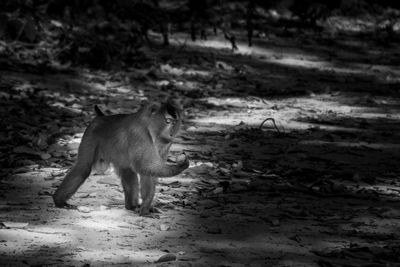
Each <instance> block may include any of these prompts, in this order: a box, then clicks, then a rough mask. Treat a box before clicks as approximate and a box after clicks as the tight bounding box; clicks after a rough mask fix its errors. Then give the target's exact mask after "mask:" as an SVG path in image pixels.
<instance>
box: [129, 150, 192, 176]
mask: <svg viewBox="0 0 400 267" xmlns="http://www.w3.org/2000/svg"><path fill="white" fill-rule="evenodd" d="M142 155H146V156H144V157H142V158H141V160H140V161H139V162H137V163H136V164H133V165H134V166H133V168H134V169H135V170H136V171H137V172H138V173H139V174H141V175H148V176H155V177H171V176H175V175H178V174H179V173H181V172H182V171H184V170H185V169H187V168H188V167H189V159H188V158H187V157H186V158H185V161H183V162H180V163H178V164H167V163H166V162H165V161H164V160H162V159H161V157H160V155H159V154H158V152H157V151H152V153H149V152H148V153H146V154H142Z"/></svg>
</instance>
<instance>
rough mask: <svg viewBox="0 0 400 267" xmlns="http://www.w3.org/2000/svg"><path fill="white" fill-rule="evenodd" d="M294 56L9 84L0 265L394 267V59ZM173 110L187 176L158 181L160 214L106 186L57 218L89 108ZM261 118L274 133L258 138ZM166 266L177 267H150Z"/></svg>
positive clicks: (110, 182)
mask: <svg viewBox="0 0 400 267" xmlns="http://www.w3.org/2000/svg"><path fill="white" fill-rule="evenodd" d="M293 42H294V43H293V46H292V47H289V46H286V47H285V46H283V43H286V44H287V43H288V41H287V40H286V41H285V42H283V40H280V39H278V38H276V39H272V40H269V42H268V43H264V44H263V43H261V41H260V43H259V44H258V46H255V48H254V49H253V50H246V49H245V48H244V47H241V49H240V51H242V53H244V54H241V55H240V54H236V55H232V54H231V53H230V52H229V50H228V49H223V50H215V49H214V48H212V47H216V46H221V47H224V45H227V44H224V43H222V45H221V42H220V40H214V41H210V42H206V43H201V46H200V47H199V46H197V47H191V44H190V43H189V44H188V45H187V46H186V47H184V48H182V47H179V46H178V47H176V48H173V49H172V50H168V51H162V52H157V55H154V56H157V57H158V58H164V59H165V63H162V64H160V65H159V66H158V67H157V68H153V69H149V70H145V71H143V70H142V71H139V70H135V69H129V70H127V71H126V72H125V73H122V74H119V73H113V72H109V73H108V72H89V71H83V72H80V73H79V74H76V73H75V74H69V75H66V74H57V75H56V74H55V75H46V76H39V75H33V74H32V75H28V74H26V73H17V72H1V73H0V85H1V87H2V88H5V90H4V91H3V93H2V95H1V103H0V104H1V108H0V109H1V111H2V114H7V115H6V116H5V117H4V120H3V122H2V124H3V125H1V126H3V127H2V128H3V129H7V130H8V133H7V134H6V135H5V137H4V138H3V139H2V151H3V152H4V153H7V154H8V156H7V160H8V161H7V163H8V166H12V164H11V163H15V164H14V166H19V167H9V168H3V170H2V172H3V173H4V174H5V173H6V172H7V173H10V171H11V172H12V175H9V176H7V177H5V178H4V179H2V180H1V183H0V185H1V187H0V210H1V213H0V222H3V226H2V227H1V228H0V262H1V265H5V266H7V265H12V266H14V265H15V266H23V265H27V266H44V265H45V266H47V265H50V266H61V265H71V266H125V265H127V266H142V265H144V266H146V265H160V266H323V267H325V266H367V265H368V264H373V265H371V266H398V263H399V262H400V256H399V255H400V242H399V234H398V233H399V229H400V210H399V208H400V202H399V201H400V180H399V175H400V171H399V162H400V149H399V148H400V141H399V140H400V138H399V137H400V112H399V111H400V105H399V95H398V86H399V81H400V73H399V70H398V68H396V67H392V66H391V63H394V62H396V60H398V54H396V51H395V50H393V51H392V50H390V49H389V50H386V51H385V52H384V53H385V55H389V56H390V57H391V59H392V62H388V60H387V58H386V57H384V58H381V62H380V61H377V60H378V58H379V57H376V58H373V56H372V55H376V53H375V52H376V51H377V50H378V49H370V50H367V49H364V50H363V51H361V50H358V51H356V50H352V51H353V52H348V50H346V49H342V48H341V47H343V46H337V47H335V46H331V49H329V50H328V49H327V48H326V47H324V46H323V45H322V44H319V43H312V44H309V42H308V43H306V42H303V41H302V40H300V41H299V40H297V41H296V40H293ZM338 42H339V41H338ZM352 44H353V43H352ZM196 45H197V44H196ZM210 47H211V48H210ZM261 47H262V48H261ZM150 52H152V53H153V52H154V51H150ZM345 52H346V53H345ZM154 53H155V52H154ZM369 53H370V54H369ZM374 60H375V61H374ZM170 95H173V96H175V97H176V98H177V99H178V100H180V101H181V102H182V103H183V104H184V106H185V107H186V114H185V115H186V121H185V129H184V130H183V131H182V133H181V135H180V136H179V138H178V139H177V143H176V144H175V145H174V146H173V147H172V154H173V155H174V154H175V155H176V154H178V152H179V151H181V150H184V151H185V152H186V153H187V154H188V155H189V156H190V158H191V166H190V168H189V169H188V170H187V171H185V172H184V173H183V174H181V175H179V176H177V177H173V178H168V179H166V178H164V179H160V184H159V186H158V192H157V207H158V208H159V209H160V210H161V211H162V213H161V214H157V215H156V216H155V218H143V217H139V216H138V215H137V214H136V213H134V212H130V211H127V210H125V209H124V207H123V204H122V202H123V193H122V191H121V190H122V188H121V186H120V182H119V181H118V179H117V177H116V176H115V175H114V173H113V172H112V171H110V172H109V173H107V174H102V175H92V176H91V177H90V178H89V180H88V182H86V183H85V184H84V185H83V186H82V187H81V188H80V190H79V192H78V193H77V194H76V195H75V196H74V197H73V199H72V200H71V202H72V203H74V204H77V205H79V210H63V209H57V208H55V207H54V205H53V203H52V201H51V194H52V193H53V191H54V189H55V187H56V186H57V185H58V184H59V182H60V180H61V179H62V178H63V176H64V173H65V171H67V169H68V165H70V164H72V162H73V159H74V156H75V155H76V150H77V146H78V144H79V142H80V137H81V136H82V131H83V130H84V128H85V126H86V125H87V122H88V121H89V120H90V119H91V118H92V117H93V110H92V109H93V104H103V107H104V108H107V109H108V110H110V111H111V112H112V113H124V112H130V111H132V110H134V109H135V108H137V106H138V103H139V102H140V100H142V99H146V98H150V99H153V100H154V99H162V98H164V97H165V96H170ZM271 96H274V97H271ZM12 100H15V101H12ZM266 118H273V119H274V120H275V121H276V123H277V128H278V129H276V128H275V127H273V124H272V123H271V121H267V122H266V123H265V124H264V127H262V129H259V125H260V123H261V122H262V121H263V120H264V119H266ZM4 127H5V128H4ZM278 130H279V131H278ZM11 133H13V134H14V133H15V135H12V134H11ZM43 135H45V138H43ZM7 138H8V139H7ZM21 140H23V141H25V143H28V144H30V145H31V146H30V147H29V146H28V145H20V143H18V142H17V141H21ZM41 140H42V141H41ZM43 140H46V141H43ZM49 140H52V142H50V141H49ZM32 147H34V148H33V149H32ZM2 158H3V159H4V158H6V157H2ZM3 162H4V160H3ZM166 254H168V255H169V257H172V259H173V258H174V257H176V259H177V260H176V261H171V262H165V263H155V261H157V260H158V259H160V257H161V256H163V255H166ZM170 254H171V255H170Z"/></svg>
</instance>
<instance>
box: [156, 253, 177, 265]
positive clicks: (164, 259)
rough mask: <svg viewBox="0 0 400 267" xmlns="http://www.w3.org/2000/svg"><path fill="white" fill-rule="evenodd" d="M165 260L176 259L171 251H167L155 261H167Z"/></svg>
mask: <svg viewBox="0 0 400 267" xmlns="http://www.w3.org/2000/svg"><path fill="white" fill-rule="evenodd" d="M167 261H176V255H175V254H172V253H168V254H165V255H162V256H161V257H160V258H159V259H158V260H157V261H156V263H159V262H167Z"/></svg>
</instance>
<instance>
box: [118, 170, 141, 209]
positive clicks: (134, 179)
mask: <svg viewBox="0 0 400 267" xmlns="http://www.w3.org/2000/svg"><path fill="white" fill-rule="evenodd" d="M118 174H119V176H120V177H121V182H122V187H123V189H124V195H125V208H126V209H128V210H135V209H136V208H138V207H139V177H138V175H137V173H135V172H134V171H132V170H131V169H130V168H123V169H118Z"/></svg>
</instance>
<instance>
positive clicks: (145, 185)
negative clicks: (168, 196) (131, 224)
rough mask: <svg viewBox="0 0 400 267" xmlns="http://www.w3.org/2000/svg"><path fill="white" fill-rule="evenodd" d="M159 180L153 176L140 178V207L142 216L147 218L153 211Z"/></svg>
mask: <svg viewBox="0 0 400 267" xmlns="http://www.w3.org/2000/svg"><path fill="white" fill-rule="evenodd" d="M156 183H157V178H156V177H152V176H146V175H141V176H140V194H141V196H142V205H141V206H140V216H146V215H148V214H149V213H150V211H152V209H153V207H152V202H153V198H154V195H155V192H156Z"/></svg>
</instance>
